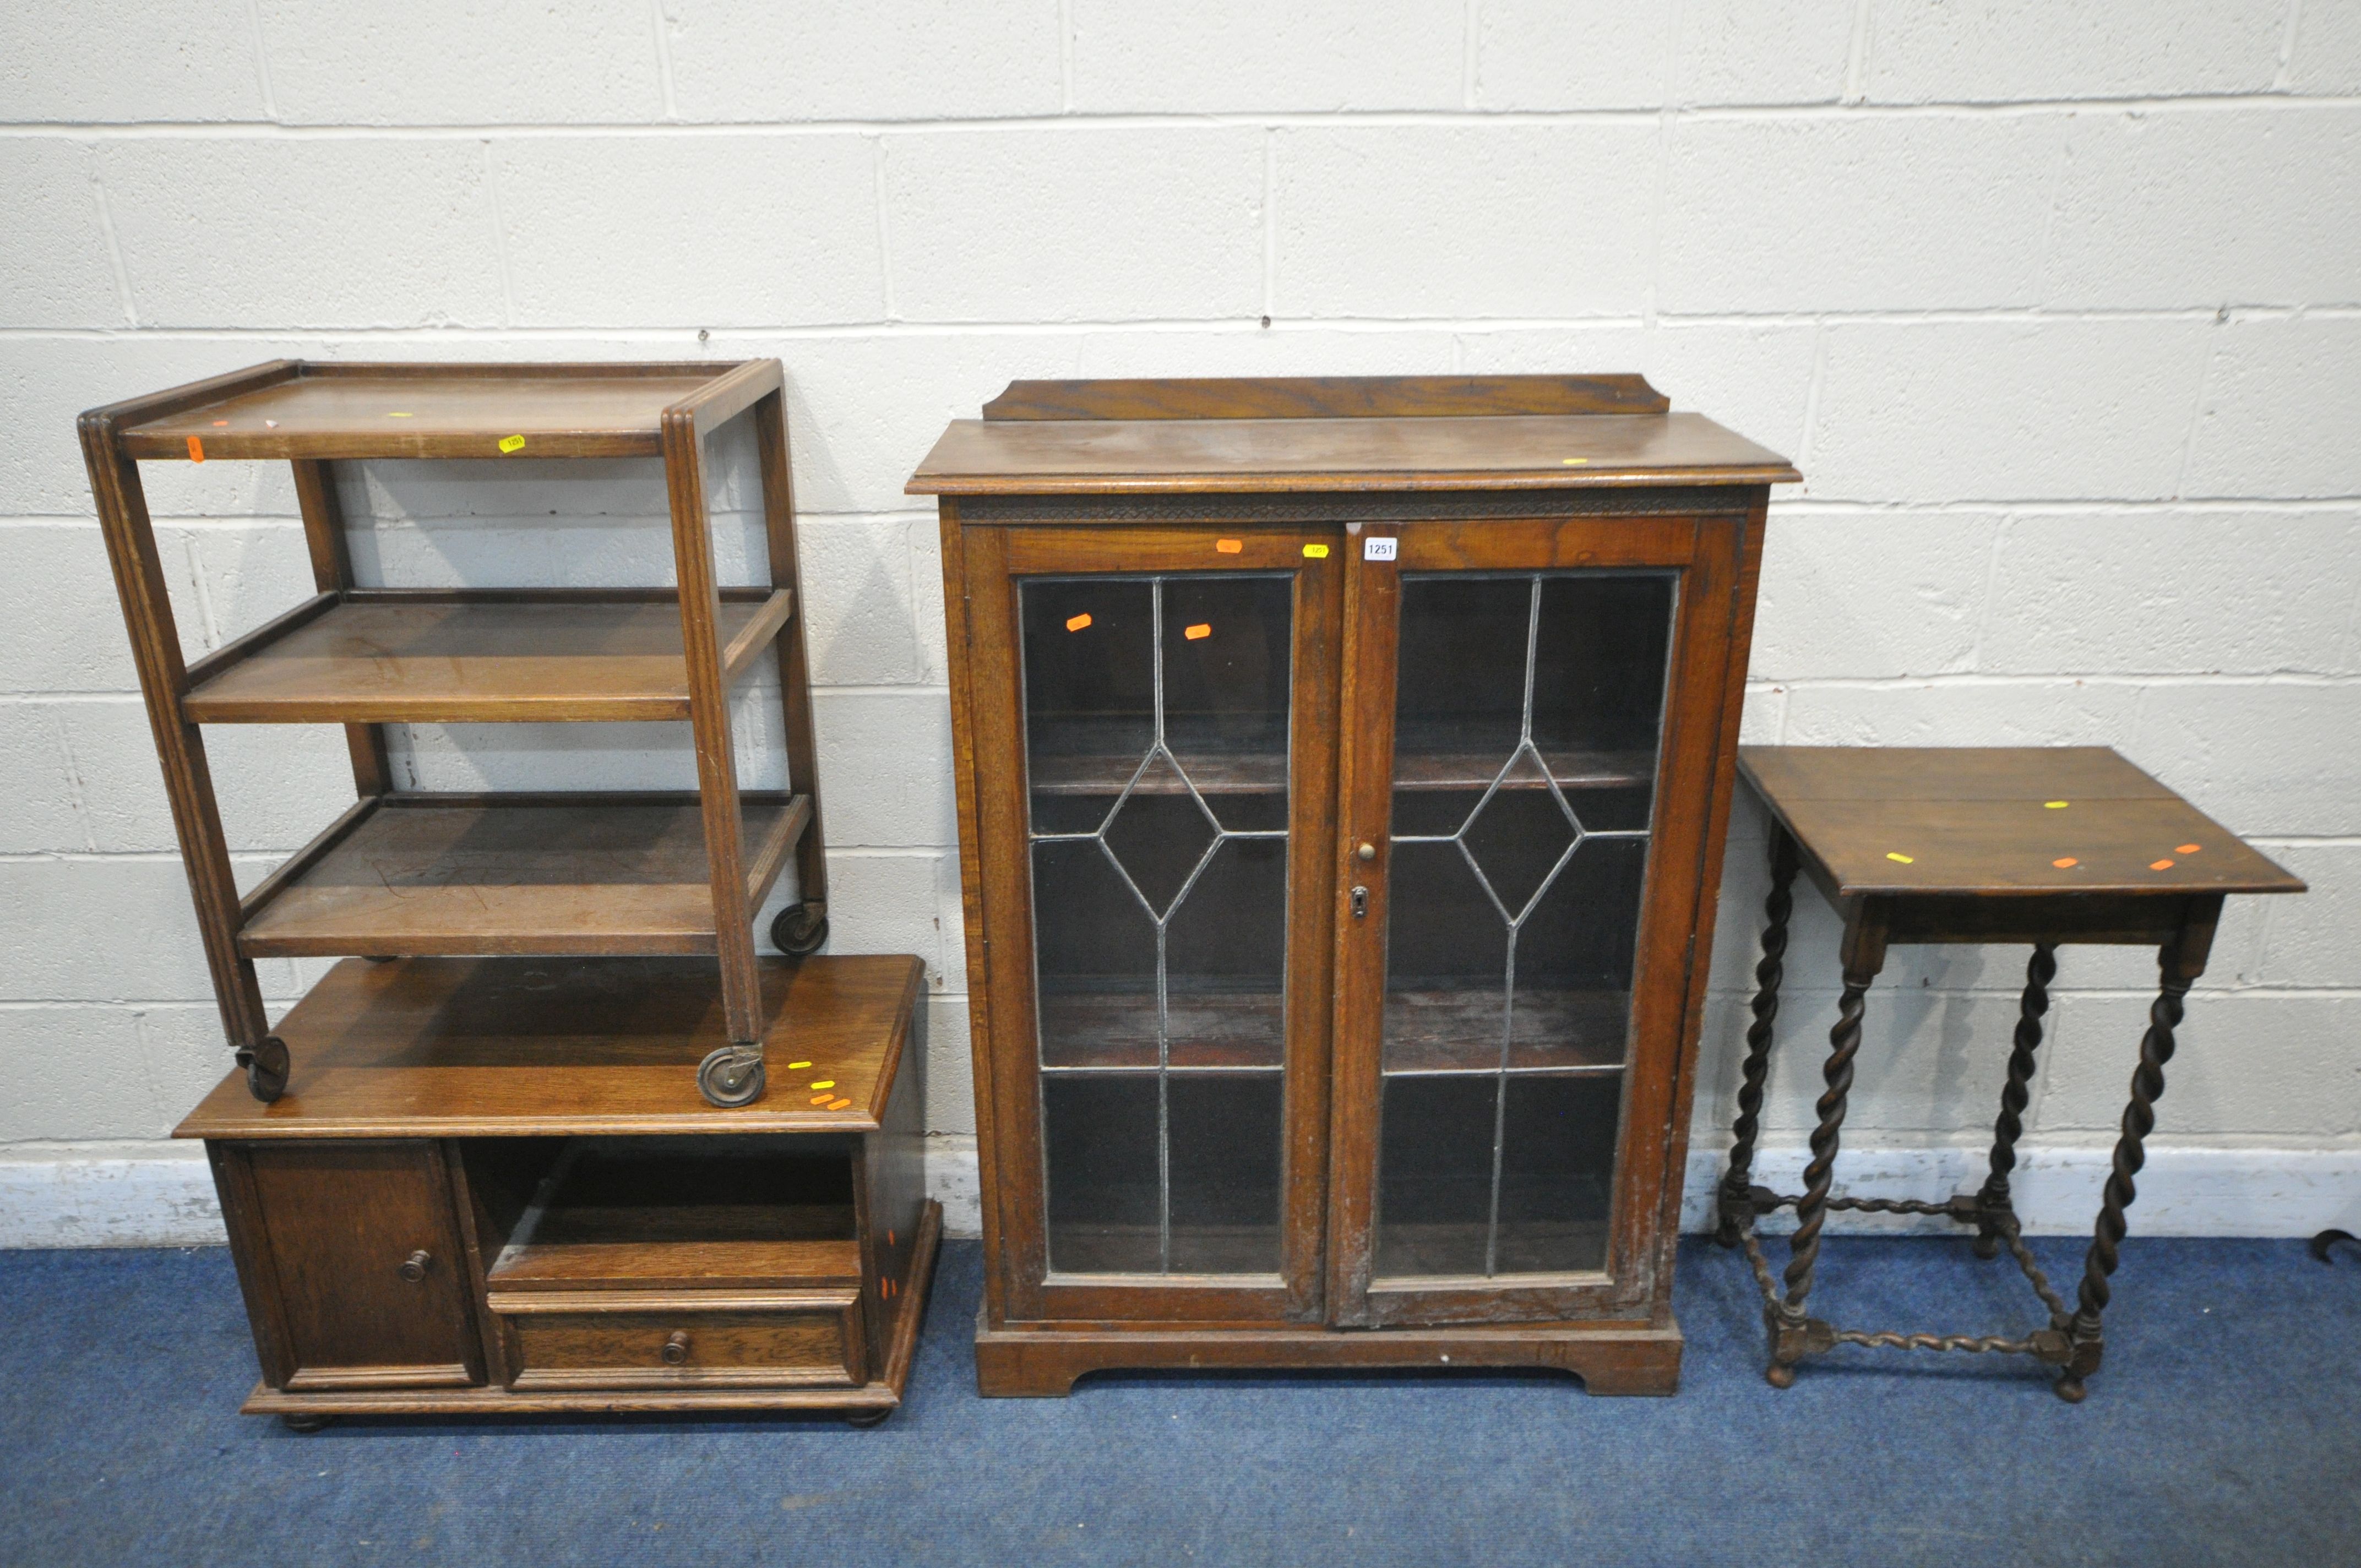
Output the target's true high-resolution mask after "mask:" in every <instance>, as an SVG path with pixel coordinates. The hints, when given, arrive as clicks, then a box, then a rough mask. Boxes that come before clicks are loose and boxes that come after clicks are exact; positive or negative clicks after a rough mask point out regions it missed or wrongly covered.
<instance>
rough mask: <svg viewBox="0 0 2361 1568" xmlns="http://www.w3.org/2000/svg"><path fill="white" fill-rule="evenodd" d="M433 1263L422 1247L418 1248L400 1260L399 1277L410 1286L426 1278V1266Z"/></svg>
mask: <svg viewBox="0 0 2361 1568" xmlns="http://www.w3.org/2000/svg"><path fill="white" fill-rule="evenodd" d="M433 1262H434V1257H433V1255H431V1254H429V1253H428V1252H427V1250H426V1249H425V1248H424V1247H420V1248H419V1249H418V1250H417V1251H416V1252H413V1253H412V1254H411V1255H409V1256H408V1257H405V1258H403V1259H402V1260H401V1277H403V1278H404V1279H407V1280H409V1281H410V1282H411V1283H412V1285H415V1284H417V1283H418V1282H419V1281H420V1280H422V1279H423V1278H425V1277H426V1266H427V1265H429V1264H431V1263H433Z"/></svg>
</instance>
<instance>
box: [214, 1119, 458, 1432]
mask: <svg viewBox="0 0 2361 1568" xmlns="http://www.w3.org/2000/svg"><path fill="white" fill-rule="evenodd" d="M211 1148H212V1149H213V1151H214V1172H215V1177H216V1179H217V1180H218V1181H219V1183H220V1186H221V1189H222V1199H223V1209H224V1213H225V1218H226V1219H227V1220H228V1222H229V1226H230V1235H231V1240H232V1243H233V1245H234V1246H235V1247H236V1254H237V1262H238V1273H239V1277H240V1279H241V1281H242V1282H243V1283H244V1284H245V1285H246V1288H247V1306H248V1310H249V1316H251V1318H252V1319H253V1322H254V1328H255V1340H256V1346H257V1349H258V1351H259V1352H260V1354H261V1356H262V1362H263V1376H264V1377H265V1379H266V1380H267V1381H269V1383H270V1384H271V1386H272V1387H278V1388H285V1389H296V1390H316V1389H333V1388H400V1387H463V1386H466V1385H469V1384H474V1383H480V1382H482V1381H483V1356H482V1351H481V1346H480V1343H479V1342H478V1339H477V1335H476V1327H475V1321H474V1317H473V1314H472V1312H471V1311H470V1310H469V1301H468V1290H469V1287H468V1283H467V1261H466V1259H465V1258H464V1256H463V1255H461V1251H460V1245H459V1236H458V1227H457V1221H456V1214H455V1212H454V1211H453V1208H452V1204H451V1187H450V1181H449V1177H448V1174H447V1172H446V1171H445V1168H444V1165H443V1148H442V1146H441V1145H440V1144H437V1143H434V1142H433V1141H430V1140H427V1139H404V1140H400V1141H386V1142H359V1141H355V1142H345V1141H341V1140H337V1141H326V1142H309V1141H307V1142H300V1143H299V1142H288V1143H268V1144H262V1143H257V1144H216V1145H213V1146H211Z"/></svg>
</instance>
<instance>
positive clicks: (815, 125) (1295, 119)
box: [0, 0, 2354, 140]
mask: <svg viewBox="0 0 2361 1568" xmlns="http://www.w3.org/2000/svg"><path fill="white" fill-rule="evenodd" d="M1864 3H1865V0H1864ZM2353 106H2354V100H2353V99H2352V98H2351V97H2349V96H2340V95H2338V94H2334V93H2273V92H2269V91H2258V92H2253V93H2165V94H2158V95H2148V96H2139V95H2126V96H2118V97H2104V96H2100V97H2089V98H2018V99H1990V100H1973V99H1953V100H1943V101H1937V102H1929V103H1918V104H1898V103H1871V102H1868V101H1866V100H1863V101H1862V102H1860V103H1850V104H1847V103H1839V104H1747V103H1724V104H1686V105H1677V106H1675V113H1677V114H1679V115H1683V116H1686V117H1692V118H1697V119H1715V120H1724V119H1760V120H1862V119H1913V118H1943V117H1951V118H1959V119H1971V118H1994V117H2009V116H2020V115H2071V114H2080V113H2087V112H2092V111H2104V112H2115V113H2132V114H2158V113H2173V112H2186V113H2192V114H2199V113H2221V112H2231V113H2235V112H2240V111H2254V110H2268V111H2272V112H2293V111H2299V110H2304V109H2350V108H2352V107H2353ZM1662 112H1663V109H1662V106H1651V107H1644V108H1624V107H1618V108H1608V109H1498V110H1466V109H1343V110H1284V111H1279V112H1278V113H1275V114H1274V113H1272V112H1268V111H1257V110H1222V111H1216V112H1213V113H1208V114H1197V115H1191V114H1183V113H1176V112H1173V111H1170V110H1143V111H1138V112H1130V113H1126V112H1121V111H1108V112H1100V113H1094V114H1075V113H1071V112H1066V113H1060V114H1056V115H1038V114H1037V115H1005V116H1001V117H997V118H978V117H971V118H942V119H907V120H862V119H840V120H711V121H690V120H681V121H609V122H604V123H598V124H586V123H582V122H579V121H539V120H514V121H468V122H448V123H435V122H425V123H420V124H415V125H360V124H331V125H301V126H297V125H282V124H279V123H277V122H276V121H273V120H261V119H248V120H45V121H37V120H27V121H17V122H13V123H11V122H0V134H5V135H9V136H28V137H85V136H102V137H108V138H110V139H122V140H137V139H154V140H249V139H258V138H263V137H285V138H288V139H291V140H355V139H368V140H433V139H457V138H466V139H474V138H476V137H484V136H513V137H534V138H537V139H544V138H549V137H578V138H584V139H611V138H615V137H633V136H649V135H660V136H676V137H741V138H742V137H802V136H842V135H846V134H848V133H850V134H856V135H860V134H877V135H885V136H947V135H966V134H972V133H986V134H993V133H1000V132H1023V131H1038V130H1052V129H1054V130H1071V131H1089V130H1101V129H1125V130H1207V129H1221V128H1224V127H1235V126H1260V125H1268V124H1278V125H1288V126H1493V125H1510V126H1516V125H1524V126H1548V125H1575V124H1611V123H1618V122H1620V123H1622V124H1626V125H1644V124H1647V123H1649V122H1650V121H1653V119H1654V118H1655V117H1656V116H1657V115H1659V114H1660V113H1662Z"/></svg>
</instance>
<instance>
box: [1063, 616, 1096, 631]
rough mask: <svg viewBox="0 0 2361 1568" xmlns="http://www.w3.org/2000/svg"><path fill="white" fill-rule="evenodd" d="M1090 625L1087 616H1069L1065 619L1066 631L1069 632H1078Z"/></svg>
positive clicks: (1089, 619)
mask: <svg viewBox="0 0 2361 1568" xmlns="http://www.w3.org/2000/svg"><path fill="white" fill-rule="evenodd" d="M1090 623H1091V618H1090V617H1089V616H1087V615H1070V616H1068V617H1067V618H1066V630H1069V631H1080V630H1082V628H1084V627H1086V626H1088V625H1089V624H1090Z"/></svg>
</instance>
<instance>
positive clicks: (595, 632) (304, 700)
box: [181, 587, 795, 724]
mask: <svg viewBox="0 0 2361 1568" xmlns="http://www.w3.org/2000/svg"><path fill="white" fill-rule="evenodd" d="M718 598H719V604H718V606H717V609H716V613H715V617H714V635H715V641H716V642H717V644H718V652H719V657H720V664H721V678H722V682H723V684H724V685H725V686H727V685H734V684H735V683H736V682H737V680H738V679H739V677H740V676H741V675H743V674H746V672H747V671H748V670H749V669H750V668H752V664H753V663H754V660H755V659H756V658H757V657H758V656H759V655H760V654H761V653H763V651H764V650H766V649H768V648H769V647H770V646H771V644H772V642H773V641H774V640H775V639H776V638H777V636H778V635H779V632H780V631H781V630H782V629H783V628H785V626H786V624H787V622H788V620H789V619H790V618H791V617H792V616H793V614H794V611H795V595H794V593H793V592H792V590H790V589H787V588H779V587H725V588H721V589H719V595H718ZM181 712H182V713H183V714H184V715H186V716H187V718H189V719H190V720H191V721H192V722H194V723H198V724H467V723H496V722H502V721H508V722H577V723H582V722H601V721H613V720H657V719H682V718H688V717H690V711H689V680H688V661H687V658H686V653H685V652H683V641H682V635H681V618H680V598H679V595H678V594H677V593H676V592H675V591H674V590H672V589H669V588H472V589H441V588H346V589H344V590H342V591H340V592H335V593H324V594H321V595H319V596H317V597H316V598H312V599H310V600H308V601H306V602H305V603H303V604H302V605H299V606H298V607H296V608H295V609H291V610H290V611H288V612H287V613H286V614H285V615H282V616H280V617H279V618H278V619H277V620H272V621H269V622H268V623H266V624H265V625H263V626H260V627H258V628H257V629H256V630H253V631H252V632H249V633H248V634H247V635H246V636H244V637H241V638H239V639H238V640H237V641H234V642H231V643H229V644H228V645H226V646H225V647H223V648H221V649H219V650H217V651H216V652H213V653H210V654H208V655H206V656H205V657H204V658H203V659H200V660H198V661H197V662H196V663H192V664H191V665H190V666H189V670H188V690H187V693H186V695H185V696H183V697H182V698H181Z"/></svg>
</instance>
